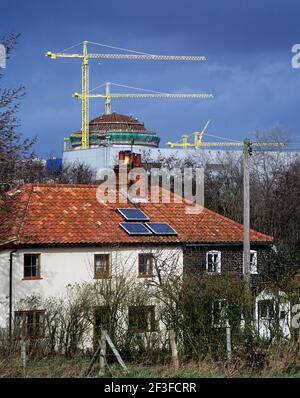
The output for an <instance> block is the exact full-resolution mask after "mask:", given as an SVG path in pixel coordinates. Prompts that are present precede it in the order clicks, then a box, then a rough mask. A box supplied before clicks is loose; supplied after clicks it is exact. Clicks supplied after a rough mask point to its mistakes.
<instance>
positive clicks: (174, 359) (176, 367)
mask: <svg viewBox="0 0 300 398" xmlns="http://www.w3.org/2000/svg"><path fill="white" fill-rule="evenodd" d="M170 345H171V352H172V365H173V368H174V371H175V372H178V370H179V359H178V350H177V344H176V338H175V331H174V329H171V330H170Z"/></svg>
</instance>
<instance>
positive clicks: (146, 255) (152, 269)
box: [138, 253, 154, 278]
mask: <svg viewBox="0 0 300 398" xmlns="http://www.w3.org/2000/svg"><path fill="white" fill-rule="evenodd" d="M141 257H147V258H150V259H151V273H145V274H144V273H141V272H140V264H141ZM153 276H154V255H153V254H152V253H139V255H138V277H139V278H153Z"/></svg>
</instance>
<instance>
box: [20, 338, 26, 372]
mask: <svg viewBox="0 0 300 398" xmlns="http://www.w3.org/2000/svg"><path fill="white" fill-rule="evenodd" d="M26 362H27V360H26V341H25V339H24V338H22V340H21V364H22V368H23V377H26Z"/></svg>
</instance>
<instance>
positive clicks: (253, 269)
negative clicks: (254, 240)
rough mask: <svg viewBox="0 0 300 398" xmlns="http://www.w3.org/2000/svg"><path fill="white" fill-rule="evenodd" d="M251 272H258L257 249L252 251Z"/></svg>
mask: <svg viewBox="0 0 300 398" xmlns="http://www.w3.org/2000/svg"><path fill="white" fill-rule="evenodd" d="M250 272H251V274H257V273H258V272H257V251H256V250H251V251H250Z"/></svg>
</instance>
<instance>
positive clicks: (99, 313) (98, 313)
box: [94, 305, 111, 341]
mask: <svg viewBox="0 0 300 398" xmlns="http://www.w3.org/2000/svg"><path fill="white" fill-rule="evenodd" d="M102 330H107V331H108V332H110V330H111V316H110V307H109V306H108V305H101V306H99V307H96V308H95V309H94V338H95V341H98V340H99V339H100V337H101V331H102Z"/></svg>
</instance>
